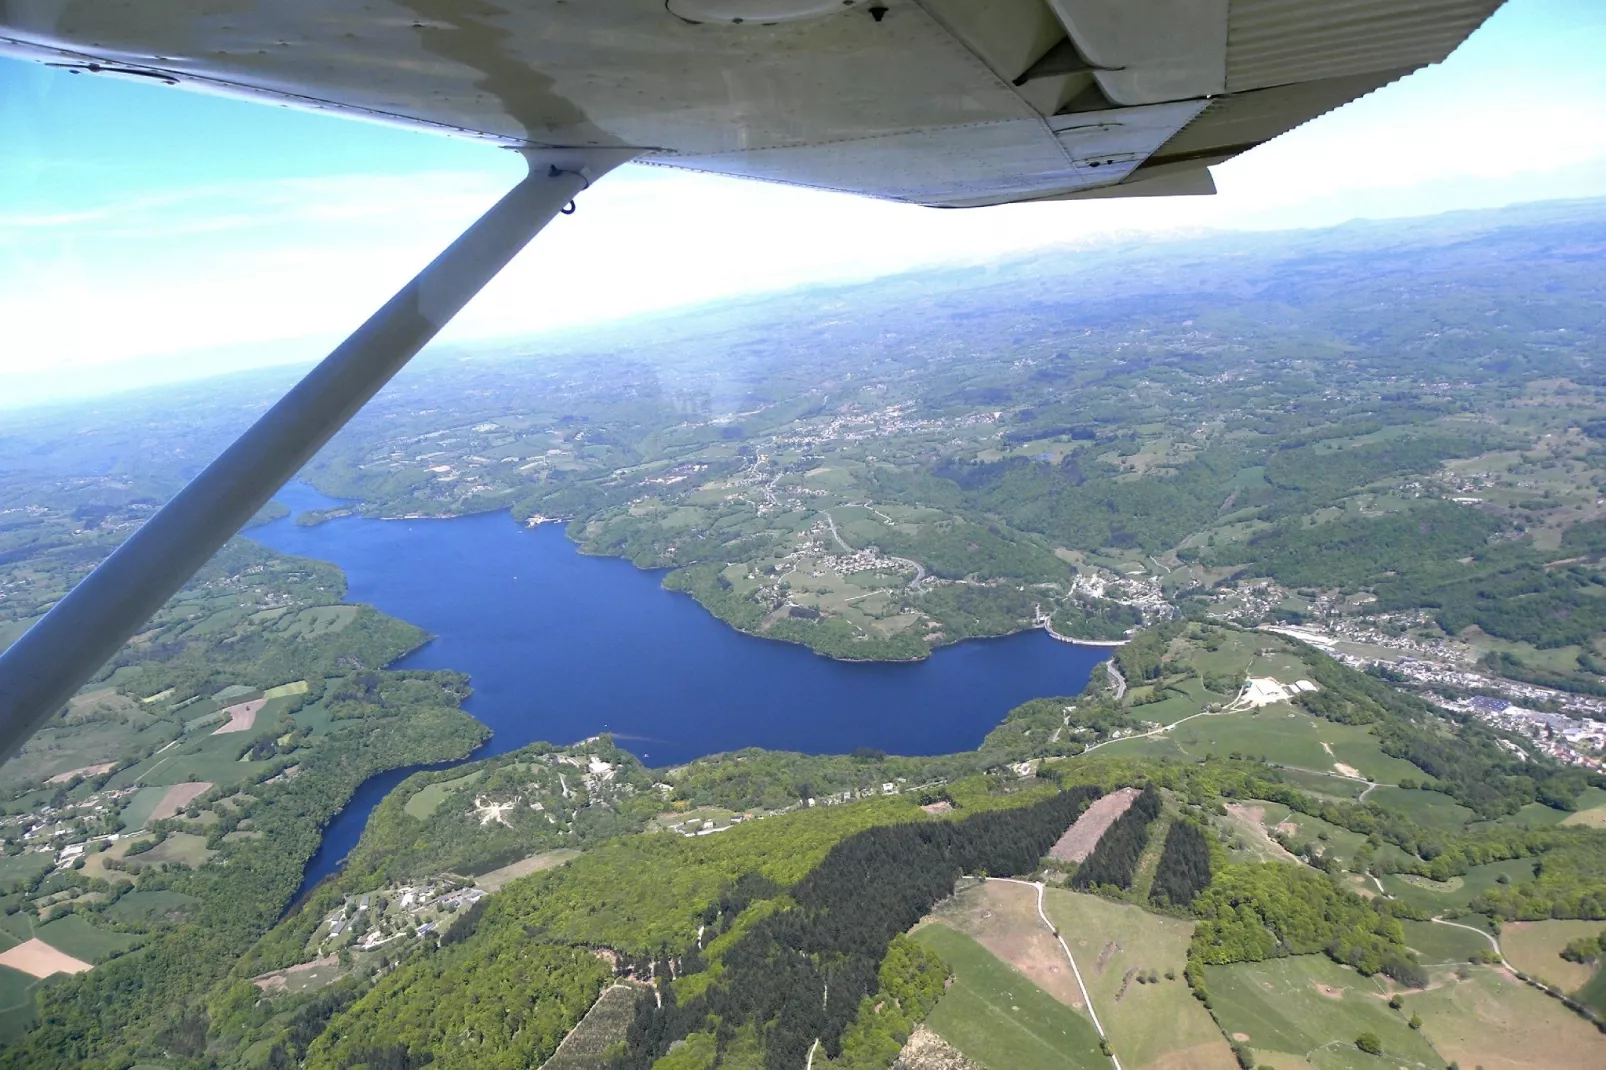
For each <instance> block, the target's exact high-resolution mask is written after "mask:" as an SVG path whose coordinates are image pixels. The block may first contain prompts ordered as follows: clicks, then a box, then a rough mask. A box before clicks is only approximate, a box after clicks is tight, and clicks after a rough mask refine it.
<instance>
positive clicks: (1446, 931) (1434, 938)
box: [1400, 921, 1493, 966]
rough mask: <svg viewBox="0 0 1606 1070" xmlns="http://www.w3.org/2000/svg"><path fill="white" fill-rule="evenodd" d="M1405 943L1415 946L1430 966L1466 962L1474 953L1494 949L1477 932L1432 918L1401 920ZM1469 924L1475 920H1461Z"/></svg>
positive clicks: (1411, 946)
mask: <svg viewBox="0 0 1606 1070" xmlns="http://www.w3.org/2000/svg"><path fill="white" fill-rule="evenodd" d="M1400 924H1401V925H1402V926H1404V928H1405V944H1406V946H1407V947H1410V948H1413V949H1415V951H1416V953H1417V954H1418V955H1420V956H1421V957H1422V961H1423V962H1425V963H1427V964H1428V965H1430V966H1434V965H1439V964H1441V963H1447V962H1466V961H1467V960H1468V959H1469V958H1470V957H1471V956H1472V955H1473V954H1477V953H1481V954H1487V953H1488V952H1489V951H1491V950H1493V949H1492V948H1491V947H1490V946H1489V941H1487V940H1485V939H1484V938H1483V937H1481V936H1479V935H1478V934H1477V933H1469V932H1467V931H1466V930H1465V929H1460V928H1457V927H1456V926H1454V925H1439V924H1436V923H1434V922H1431V921H1402V922H1400ZM1461 924H1463V925H1470V924H1472V922H1462V923H1461Z"/></svg>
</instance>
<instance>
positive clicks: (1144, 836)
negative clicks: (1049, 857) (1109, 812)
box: [1071, 784, 1163, 891]
mask: <svg viewBox="0 0 1606 1070" xmlns="http://www.w3.org/2000/svg"><path fill="white" fill-rule="evenodd" d="M1162 802H1163V800H1162V798H1161V796H1160V789H1159V788H1157V787H1155V786H1154V785H1153V784H1149V785H1147V786H1146V787H1144V789H1143V791H1142V793H1141V794H1139V795H1138V797H1137V798H1136V799H1134V800H1133V801H1132V805H1131V806H1129V807H1127V811H1126V813H1124V814H1122V815H1121V816H1120V817H1118V818H1116V819H1115V823H1114V824H1113V825H1111V826H1110V827H1109V828H1108V829H1107V830H1105V833H1104V835H1103V836H1101V837H1099V842H1098V846H1096V847H1094V848H1093V853H1092V854H1090V855H1088V856H1087V860H1086V861H1085V862H1083V863H1082V864H1081V865H1080V866H1078V867H1077V870H1076V872H1075V873H1074V874H1072V876H1071V887H1072V888H1080V889H1093V888H1100V887H1109V888H1115V889H1118V890H1120V891H1126V890H1127V889H1129V888H1131V887H1132V877H1133V875H1134V874H1135V873H1137V870H1138V859H1139V858H1141V857H1142V856H1143V849H1144V848H1145V847H1147V846H1148V843H1149V826H1150V825H1151V824H1153V823H1154V819H1155V818H1157V817H1159V816H1160V808H1161V805H1162Z"/></svg>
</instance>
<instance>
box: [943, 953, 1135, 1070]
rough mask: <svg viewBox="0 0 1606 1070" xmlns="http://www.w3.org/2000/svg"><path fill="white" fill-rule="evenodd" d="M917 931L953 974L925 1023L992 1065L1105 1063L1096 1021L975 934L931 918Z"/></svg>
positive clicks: (1099, 1066) (1033, 1068)
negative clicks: (1006, 961) (1027, 975)
mask: <svg viewBox="0 0 1606 1070" xmlns="http://www.w3.org/2000/svg"><path fill="white" fill-rule="evenodd" d="M914 936H915V939H916V940H919V941H920V942H921V943H922V944H924V945H926V946H927V947H929V948H931V949H932V950H933V951H935V952H937V954H938V955H940V956H942V960H943V961H944V962H946V963H947V964H948V966H949V967H950V968H951V969H952V970H953V971H954V982H953V984H952V986H951V987H950V988H949V989H948V991H947V993H946V994H945V995H944V996H943V997H942V1000H941V1002H939V1003H938V1004H937V1006H936V1008H935V1009H934V1010H933V1011H932V1012H931V1014H930V1016H929V1017H927V1019H926V1026H927V1028H929V1029H931V1030H932V1031H933V1032H934V1033H936V1034H937V1035H938V1036H940V1037H942V1038H943V1039H944V1040H946V1041H947V1042H948V1043H950V1044H952V1045H953V1046H954V1047H956V1048H958V1049H959V1050H960V1051H961V1052H963V1053H964V1054H966V1055H968V1056H969V1057H970V1058H972V1059H974V1060H975V1061H976V1062H979V1063H981V1064H982V1065H983V1066H984V1067H987V1070H1066V1068H1067V1067H1069V1068H1072V1070H1107V1068H1108V1066H1109V1065H1110V1063H1109V1060H1108V1059H1106V1058H1105V1057H1104V1056H1103V1054H1101V1053H1100V1051H1099V1037H1098V1032H1097V1031H1096V1030H1095V1029H1094V1028H1093V1023H1092V1022H1091V1021H1089V1020H1088V1019H1087V1018H1085V1017H1083V1016H1082V1015H1081V1014H1079V1013H1078V1012H1076V1011H1073V1010H1071V1008H1069V1007H1067V1006H1065V1004H1063V1003H1061V1002H1059V1001H1058V1000H1056V999H1055V998H1054V997H1053V996H1050V995H1049V994H1048V993H1047V992H1044V991H1043V990H1042V989H1040V988H1038V987H1037V986H1036V985H1034V984H1032V983H1031V982H1030V981H1028V980H1027V979H1026V978H1025V977H1024V976H1023V975H1021V974H1020V973H1018V972H1016V971H1015V970H1013V969H1011V968H1010V967H1008V966H1006V965H1004V964H1003V963H1002V962H1000V961H999V960H998V959H997V958H995V957H993V956H992V955H991V954H989V953H988V951H987V950H986V949H985V948H983V947H982V946H981V945H980V944H978V943H976V941H974V940H972V939H971V938H970V937H968V936H966V935H964V934H963V933H960V932H958V931H957V930H954V929H950V928H948V927H947V926H946V925H926V926H923V927H921V928H920V929H917V930H916V931H915V934H914Z"/></svg>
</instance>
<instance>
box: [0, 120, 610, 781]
mask: <svg viewBox="0 0 1606 1070" xmlns="http://www.w3.org/2000/svg"><path fill="white" fill-rule="evenodd" d="M635 155H637V153H636V151H634V150H630V149H531V150H526V152H525V156H526V157H527V159H528V162H529V167H530V173H529V175H528V176H526V177H525V178H524V180H523V181H521V182H520V183H519V184H518V185H516V186H514V187H513V188H512V189H511V190H509V191H508V193H507V194H506V195H505V196H504V197H503V198H502V199H501V200H499V201H497V202H496V204H495V205H494V206H492V208H491V209H490V211H488V212H486V213H485V214H484V215H483V216H481V217H480V219H479V220H478V221H477V222H476V223H475V224H474V225H473V226H471V227H469V228H468V230H466V231H464V232H463V235H462V236H461V237H459V238H458V239H457V240H456V241H455V242H453V243H452V244H451V245H450V246H448V247H447V249H446V251H445V252H443V253H441V254H440V255H439V256H438V257H436V258H435V260H434V261H433V262H431V263H430V265H429V266H428V267H426V268H425V269H424V270H423V271H421V272H419V273H418V275H417V276H416V277H415V278H414V279H413V281H411V282H409V283H408V284H407V285H406V286H404V287H402V289H401V290H400V292H398V293H397V294H396V296H395V297H392V298H391V299H390V300H389V301H388V302H386V304H385V305H384V307H382V308H381V309H380V310H379V311H378V312H375V313H374V314H373V315H372V316H370V317H369V319H368V321H367V322H366V323H364V324H363V325H362V326H361V327H359V328H357V330H356V332H355V333H353V334H352V335H351V336H350V337H349V338H347V339H346V340H345V341H344V342H342V343H341V344H340V346H339V347H338V348H336V349H335V351H334V352H333V353H330V354H329V356H327V357H325V358H324V360H323V361H322V363H320V364H319V365H318V366H317V367H316V368H314V369H313V370H312V371H311V372H310V373H309V374H308V375H307V377H306V378H305V379H302V380H301V382H299V383H297V384H296V386H295V388H294V389H292V390H291V391H290V392H289V393H288V394H286V395H285V396H284V398H283V399H282V400H280V401H279V403H278V404H276V405H274V406H273V408H271V409H269V410H268V411H267V413H265V414H264V415H263V416H262V418H261V419H259V420H257V422H256V423H255V424H253V425H251V428H250V429H249V430H247V431H246V432H245V434H243V435H241V436H240V437H239V439H238V440H236V441H235V442H234V444H233V445H231V446H230V447H229V448H228V449H226V450H224V451H223V453H222V454H221V455H220V456H219V457H218V458H217V460H215V461H213V462H212V463H211V464H210V465H208V466H207V468H206V470H205V471H204V472H202V473H201V474H200V475H198V476H196V477H195V479H194V480H192V481H191V482H190V483H189V485H188V486H186V487H185V488H184V489H183V490H181V491H179V493H178V494H177V495H176V496H175V497H174V498H173V499H172V500H171V501H169V502H168V503H167V504H166V505H165V506H163V507H162V508H161V510H160V511H158V512H157V513H156V515H155V516H153V517H151V519H150V520H149V521H147V522H146V523H145V525H144V526H143V527H141V528H140V529H139V530H138V531H137V532H135V533H134V534H133V535H132V536H131V537H130V538H129V539H128V541H127V542H125V543H123V544H122V545H121V546H119V547H118V548H117V550H116V551H115V552H114V553H113V554H112V555H111V556H110V557H108V558H107V559H106V560H105V561H103V562H101V564H100V567H98V568H96V569H95V570H94V571H93V572H91V573H90V574H89V575H88V576H86V577H85V578H84V579H83V580H82V581H81V582H80V583H79V584H78V586H77V587H75V588H73V590H72V591H71V593H69V594H68V595H67V596H66V597H65V598H63V599H62V600H61V601H60V602H58V603H56V605H55V606H54V608H52V609H51V610H50V612H48V613H46V614H45V615H44V616H43V617H42V618H40V619H39V620H38V621H37V622H36V623H35V624H34V625H33V627H32V628H30V629H28V631H27V633H26V634H24V635H23V636H22V638H21V639H19V640H17V642H15V643H13V644H12V645H11V648H10V649H8V650H7V651H6V652H5V653H4V654H3V655H0V762H3V761H5V760H6V759H7V758H10V757H11V756H12V755H13V754H15V753H16V751H17V749H18V748H19V747H21V746H22V744H23V743H24V742H26V741H27V739H28V737H29V736H31V735H33V733H34V732H35V731H37V730H38V729H39V727H40V726H41V725H43V724H44V722H45V721H46V720H47V719H48V718H49V717H50V716H51V715H52V714H54V713H55V712H56V711H57V710H59V709H61V707H62V706H63V705H64V704H65V703H66V702H67V700H68V699H69V698H71V697H72V696H73V695H74V694H76V693H77V691H78V689H79V688H80V687H82V686H83V685H84V684H85V683H86V682H87V681H88V680H89V678H90V677H91V676H93V675H94V674H95V672H96V670H98V669H99V668H100V667H101V666H102V665H103V664H105V663H106V661H107V659H109V658H110V657H111V656H112V655H113V654H115V653H117V651H118V649H119V648H120V647H121V646H122V645H123V643H125V642H127V641H128V638H129V637H130V636H132V635H133V634H134V633H135V631H136V630H138V629H139V627H140V626H141V625H143V624H144V623H145V622H146V621H148V620H149V619H150V618H151V616H152V615H153V614H155V612H156V611H157V610H158V609H160V608H161V607H162V605H163V604H164V603H165V602H166V601H167V600H168V599H169V598H171V597H172V596H173V595H174V594H175V593H176V592H177V591H178V589H179V588H180V587H182V586H183V585H184V583H185V582H187V581H188V580H189V578H190V577H191V576H193V575H194V574H195V573H196V572H197V571H198V570H199V569H200V567H201V566H202V565H204V564H205V563H206V562H207V560H208V559H209V558H211V556H212V555H213V554H214V553H216V552H217V551H218V549H219V548H220V547H221V546H222V545H223V544H224V543H225V542H227V541H228V540H229V538H230V537H232V536H233V535H234V534H235V533H236V532H237V531H239V530H240V528H241V527H243V526H244V525H245V523H246V521H248V520H250V519H251V517H252V516H254V515H256V512H257V510H259V509H261V508H262V506H263V505H265V504H267V502H268V500H269V499H270V498H272V497H273V495H274V494H275V493H277V492H278V490H279V488H280V487H282V486H283V485H284V484H285V483H286V482H287V481H288V480H289V479H290V477H291V476H293V475H295V473H296V472H297V471H299V470H300V469H301V466H302V465H304V464H306V462H307V461H309V460H310V459H311V458H312V456H313V454H315V453H317V452H318V450H319V449H320V448H322V446H323V445H324V443H326V442H328V441H329V439H330V438H332V437H333V436H334V434H335V432H337V431H339V430H340V428H341V427H343V426H345V423H346V421H347V420H349V419H351V417H352V416H354V415H355V414H356V412H357V410H358V409H360V408H362V406H363V405H364V404H366V403H367V401H368V399H369V398H371V397H373V396H374V395H375V394H376V393H378V392H379V390H380V388H381V387H383V386H384V385H385V384H386V383H387V382H389V381H390V379H391V377H392V376H394V375H395V374H396V373H397V372H398V371H400V370H401V369H402V367H403V366H404V365H405V364H406V363H407V362H408V361H409V360H411V359H412V357H413V355H414V354H416V353H417V352H418V351H419V350H420V349H422V348H423V347H424V345H425V343H427V342H428V341H429V340H430V339H431V338H433V337H435V335H436V333H437V332H439V331H440V329H441V328H442V327H444V326H445V325H446V323H447V321H449V320H450V319H451V318H452V317H453V316H454V315H456V314H457V313H458V312H459V311H460V310H461V309H462V307H463V306H464V305H466V304H468V302H469V300H470V299H471V298H472V297H473V296H474V295H475V294H477V293H479V291H480V289H481V288H482V287H484V286H485V284H486V283H488V282H490V281H491V279H492V278H494V277H495V276H496V274H497V272H499V271H501V270H502V268H503V267H504V266H505V265H506V264H507V262H508V261H509V260H511V259H513V257H514V255H515V254H517V253H518V251H519V250H520V249H522V248H524V246H525V245H526V244H528V243H529V241H530V239H531V238H533V237H535V235H536V234H537V233H539V232H540V230H541V228H542V227H544V226H546V225H547V223H548V222H550V221H551V220H552V218H553V217H554V216H556V215H557V214H558V213H559V212H560V211H563V210H564V208H565V206H566V205H568V204H569V203H570V201H571V199H572V198H573V197H574V196H575V195H576V194H578V193H579V192H580V191H582V190H584V189H585V188H586V187H587V186H589V185H590V184H591V182H592V181H594V180H595V179H596V178H598V177H599V176H601V175H602V174H604V173H605V172H607V171H609V170H611V169H612V168H614V167H617V166H618V165H619V164H621V163H624V162H625V161H626V160H629V159H630V158H631V157H633V156H635Z"/></svg>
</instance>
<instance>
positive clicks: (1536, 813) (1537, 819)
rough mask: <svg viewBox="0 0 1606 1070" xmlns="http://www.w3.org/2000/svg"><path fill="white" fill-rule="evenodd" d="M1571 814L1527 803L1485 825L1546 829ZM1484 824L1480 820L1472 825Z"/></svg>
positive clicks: (1541, 804) (1540, 804)
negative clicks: (1514, 811)
mask: <svg viewBox="0 0 1606 1070" xmlns="http://www.w3.org/2000/svg"><path fill="white" fill-rule="evenodd" d="M1572 816H1573V815H1572V814H1570V813H1568V812H1566V811H1564V810H1552V809H1551V808H1550V807H1548V806H1546V805H1545V804H1544V803H1529V804H1528V805H1527V806H1524V807H1523V808H1522V809H1520V810H1518V811H1517V812H1516V813H1514V814H1505V815H1502V816H1501V817H1498V818H1495V820H1493V821H1490V822H1487V825H1510V826H1512V827H1514V828H1528V829H1547V828H1553V827H1555V826H1556V825H1559V824H1561V823H1562V822H1564V821H1566V820H1567V819H1568V818H1569V817H1572ZM1484 825H1485V823H1483V822H1480V823H1479V825H1478V826H1474V828H1477V827H1479V826H1484Z"/></svg>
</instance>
